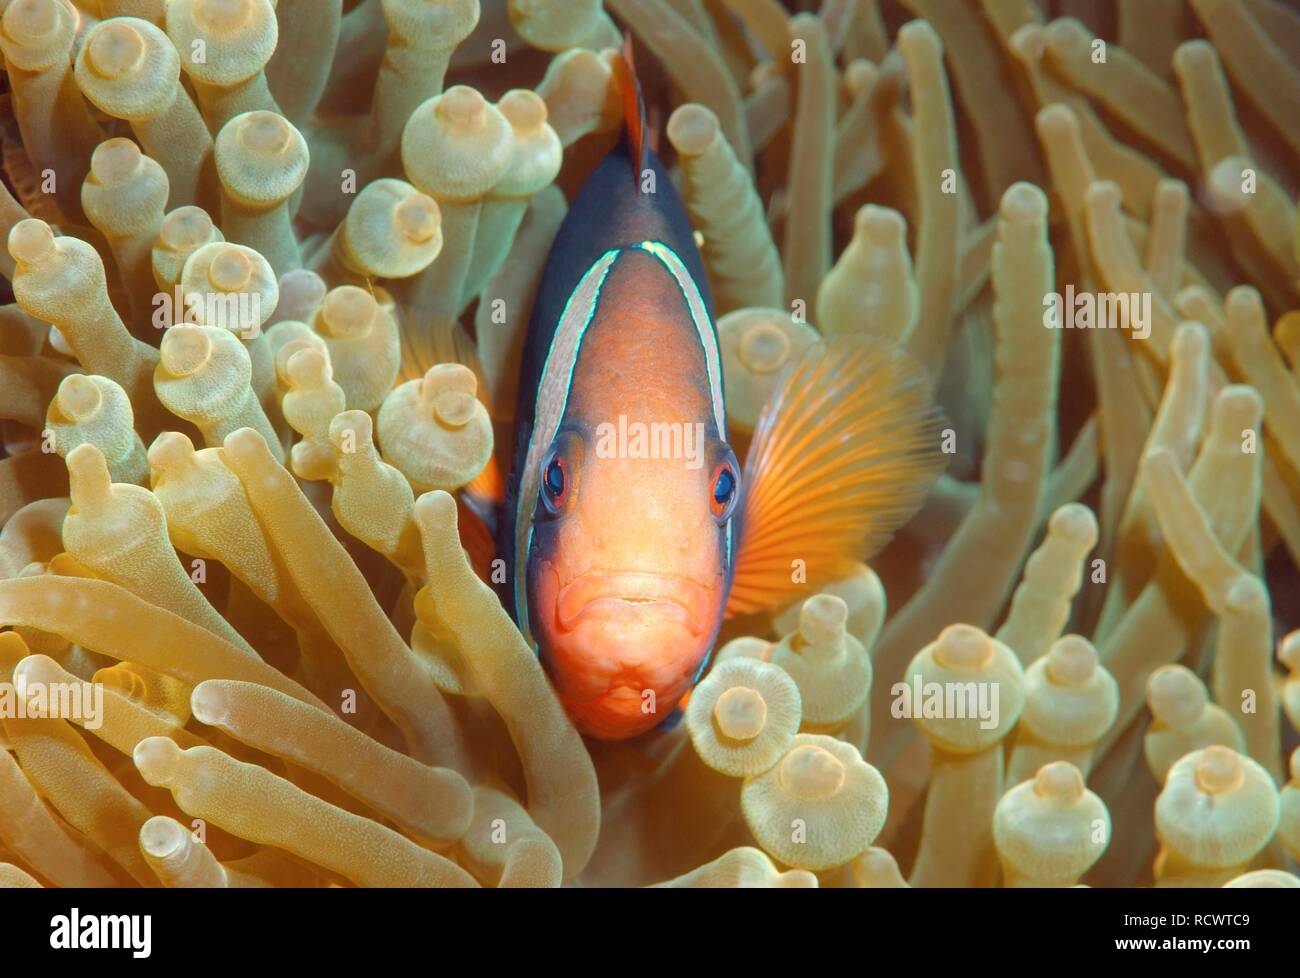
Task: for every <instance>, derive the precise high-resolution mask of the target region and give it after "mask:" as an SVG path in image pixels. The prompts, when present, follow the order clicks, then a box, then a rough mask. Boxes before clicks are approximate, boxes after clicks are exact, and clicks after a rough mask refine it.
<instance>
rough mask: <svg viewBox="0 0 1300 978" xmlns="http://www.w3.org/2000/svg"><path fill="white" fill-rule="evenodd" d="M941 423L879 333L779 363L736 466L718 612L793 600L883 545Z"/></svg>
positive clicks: (914, 495) (913, 503) (910, 505)
mask: <svg viewBox="0 0 1300 978" xmlns="http://www.w3.org/2000/svg"><path fill="white" fill-rule="evenodd" d="M939 426H940V415H939V412H938V410H937V409H936V408H935V407H934V406H933V405H932V404H931V402H930V398H929V393H928V385H927V384H926V382H925V374H924V372H923V371H922V370H921V368H920V367H919V366H918V365H917V364H916V363H915V362H914V361H912V360H911V358H909V357H908V356H907V355H906V354H905V353H903V352H902V351H901V350H899V349H897V348H895V347H894V346H892V345H891V344H889V343H888V342H886V341H884V340H881V339H878V338H875V337H865V336H859V337H852V338H836V339H834V340H830V341H823V342H822V343H819V344H817V345H816V346H814V347H812V348H811V349H810V350H808V351H807V352H806V353H805V354H804V356H803V357H802V358H801V359H800V360H799V361H798V362H797V363H796V364H794V365H793V366H792V367H791V368H787V372H786V374H785V375H784V376H783V377H782V379H781V380H780V381H779V382H778V384H777V387H776V389H775V390H774V391H773V392H772V395H771V396H770V397H769V398H768V402H767V404H766V405H764V408H763V412H762V414H761V415H760V417H759V421H758V424H757V426H756V427H755V433H754V441H753V443H752V446H751V449H750V453H749V458H748V459H747V461H746V465H745V481H744V486H745V490H744V491H745V499H744V502H743V509H742V511H741V513H740V515H739V520H740V522H739V524H738V529H739V547H738V550H737V556H736V570H735V575H734V580H733V583H732V589H731V596H730V600H729V602H728V605H727V613H728V614H729V615H730V614H743V613H748V612H753V611H759V610H762V609H764V608H769V607H773V606H775V605H778V604H781V603H784V602H786V601H790V600H793V599H794V598H796V597H798V596H799V595H800V594H804V593H809V589H810V588H811V587H816V586H817V585H818V584H821V583H824V582H825V581H828V580H831V579H833V578H834V577H835V576H837V575H839V574H842V573H847V572H848V570H849V567H850V565H851V564H852V563H853V562H854V561H857V560H863V559H866V558H867V557H869V556H871V555H872V554H873V553H874V552H875V551H876V550H878V549H879V548H880V547H881V546H883V545H884V543H885V542H886V540H888V538H889V536H890V535H891V534H892V533H893V532H894V530H896V529H897V528H898V527H899V526H901V525H902V524H903V523H904V522H906V520H907V519H909V518H910V517H911V516H912V514H913V513H915V512H916V510H917V508H918V507H919V506H920V504H921V502H922V500H923V499H924V498H925V494H926V492H928V491H929V487H930V484H931V483H932V482H933V480H934V478H935V477H936V476H937V475H938V473H939V472H940V471H941V470H942V468H943V458H942V455H941V454H940V452H939V440H938V434H939ZM797 560H802V561H803V562H804V567H805V569H806V580H804V581H799V582H796V581H794V580H792V578H793V577H794V576H795V575H794V573H793V570H794V568H795V566H796V565H795V561H797Z"/></svg>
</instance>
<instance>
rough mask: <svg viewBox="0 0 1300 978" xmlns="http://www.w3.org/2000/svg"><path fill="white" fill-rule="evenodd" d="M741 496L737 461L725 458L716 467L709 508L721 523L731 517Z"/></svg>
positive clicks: (711, 485) (710, 490)
mask: <svg viewBox="0 0 1300 978" xmlns="http://www.w3.org/2000/svg"><path fill="white" fill-rule="evenodd" d="M739 496H740V478H739V477H738V476H737V475H736V466H735V463H734V461H733V460H732V459H724V460H723V461H721V462H719V463H718V464H717V466H715V467H714V469H713V480H712V481H711V483H710V488H709V509H710V511H711V512H712V513H713V518H714V519H715V520H717V521H718V524H719V525H721V524H723V523H725V522H727V520H729V519H730V518H731V513H732V511H733V510H734V509H735V508H736V500H737V498H738V497H739Z"/></svg>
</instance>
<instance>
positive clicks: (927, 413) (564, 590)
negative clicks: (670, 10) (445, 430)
mask: <svg viewBox="0 0 1300 978" xmlns="http://www.w3.org/2000/svg"><path fill="white" fill-rule="evenodd" d="M618 74H619V78H620V81H621V84H622V88H623V96H624V106H625V113H624V114H625V117H626V120H627V121H626V124H625V129H624V133H623V135H622V138H621V140H620V142H619V144H618V145H617V146H616V147H615V148H614V149H613V150H612V151H611V152H610V153H609V154H608V155H607V156H606V157H605V158H604V159H603V161H602V162H601V163H600V164H599V165H598V166H597V167H596V169H595V170H594V172H593V173H592V174H591V176H590V177H589V178H588V179H587V180H586V182H585V183H584V184H583V185H582V187H581V189H580V190H579V191H578V193H577V194H576V196H575V198H574V199H573V200H572V202H571V203H570V206H569V210H568V213H567V216H566V218H565V220H564V221H563V223H562V225H561V227H560V229H559V231H558V234H557V236H556V238H555V241H554V243H553V245H552V247H551V251H550V254H549V257H548V259H547V263H546V266H545V270H544V273H543V275H542V278H541V281H540V284H539V287H538V291H537V295H536V298H535V300H534V304H533V309H532V314H531V319H530V321H529V325H528V331H527V335H526V338H525V341H524V352H523V359H522V366H521V371H520V380H519V387H518V391H519V395H518V397H519V400H518V408H517V413H516V426H515V431H514V451H513V464H512V468H511V472H510V476H509V479H508V481H507V483H506V486H505V498H504V505H503V508H502V511H501V513H500V514H499V519H498V521H497V525H498V528H499V539H498V541H497V552H498V554H499V555H500V556H501V557H502V558H503V559H504V560H505V566H506V568H507V581H506V583H505V585H504V586H503V589H502V590H503V592H504V593H503V595H502V597H503V601H504V602H505V604H506V606H507V608H508V609H509V610H511V611H512V613H513V615H514V617H515V620H516V622H517V624H518V626H519V628H520V630H521V631H522V633H523V634H524V636H525V637H526V638H527V639H528V640H529V642H530V643H531V644H532V645H533V646H534V647H535V648H536V650H537V652H538V654H539V656H540V658H541V661H542V664H543V666H544V667H545V669H546V671H547V673H548V675H549V677H550V679H551V682H552V684H553V686H554V688H555V690H556V693H557V695H558V696H559V698H560V700H561V702H562V703H563V705H564V707H565V709H566V711H567V712H568V714H569V716H570V717H571V718H572V720H573V722H574V724H575V725H576V726H577V728H578V729H579V730H580V731H581V732H583V733H584V734H587V735H589V736H592V737H595V738H599V739H609V740H612V739H620V738H625V737H630V736H634V735H636V734H639V733H642V732H644V731H646V730H649V729H650V728H652V727H655V726H659V725H661V724H663V723H665V720H666V718H669V715H670V714H672V713H674V712H675V707H676V706H677V704H678V703H679V701H681V700H682V698H683V697H684V696H685V695H686V694H688V693H689V691H690V690H691V688H692V687H693V686H694V684H695V683H696V682H697V681H698V679H699V678H700V676H701V674H702V673H703V671H704V669H705V666H706V665H707V663H708V659H709V654H710V652H711V650H712V648H713V646H714V643H715V640H716V639H717V636H718V632H719V629H720V627H721V624H722V621H723V618H724V617H725V616H728V615H733V614H739V613H750V612H756V611H761V610H764V609H770V608H775V607H778V606H781V605H783V604H787V603H790V602H792V601H794V600H797V599H798V598H800V597H802V596H806V595H808V594H811V593H814V589H815V588H816V586H817V585H818V584H820V583H825V582H827V581H830V580H833V579H835V578H836V577H839V576H843V575H844V574H846V573H848V572H850V571H851V569H852V567H853V565H854V564H855V563H856V562H857V561H860V560H863V559H865V558H866V557H868V556H869V555H870V554H871V553H872V552H874V551H875V550H876V549H878V548H879V547H880V546H881V545H882V544H883V543H884V541H885V540H886V539H887V538H888V536H889V535H890V534H891V533H892V532H893V531H894V530H895V529H896V528H897V527H898V526H900V525H901V524H902V523H903V522H905V521H906V520H907V519H909V518H910V517H911V516H912V515H913V513H914V512H915V511H916V510H917V508H919V506H920V504H921V501H922V500H923V498H924V496H925V494H926V492H927V491H928V489H929V486H930V484H931V482H932V481H933V479H934V478H935V476H936V475H937V474H938V472H939V470H940V469H941V468H942V462H941V453H940V451H939V434H938V427H939V415H938V412H937V411H936V409H935V408H934V407H933V406H932V404H931V401H930V399H929V395H928V389H929V385H928V383H927V380H926V376H925V373H924V371H923V370H922V369H921V368H920V367H919V366H917V365H916V364H915V363H914V362H913V361H912V360H911V359H910V358H909V357H907V355H906V354H904V353H903V352H901V351H900V350H897V349H895V348H893V347H892V346H891V345H889V344H888V343H886V342H885V341H883V340H873V339H871V338H869V337H865V336H864V337H861V338H858V339H856V340H852V341H838V340H837V341H834V342H827V341H823V342H819V343H817V344H815V345H814V346H813V347H812V348H811V349H810V350H808V351H807V352H806V353H805V354H804V355H803V356H802V357H801V358H800V359H799V360H797V361H796V362H795V363H794V364H793V365H791V367H790V368H789V369H787V372H786V373H785V374H784V376H783V377H782V378H781V379H780V380H779V381H778V382H777V385H776V387H775V389H774V390H773V391H772V394H771V396H770V397H769V399H768V401H767V403H766V406H765V408H764V409H763V412H762V414H761V415H760V418H759V420H758V423H757V426H756V428H755V432H754V437H753V440H752V442H751V444H750V449H749V451H748V457H747V459H746V464H745V466H744V469H743V470H742V468H741V465H740V462H739V460H738V459H737V457H736V454H735V452H734V451H733V449H732V447H731V445H730V444H729V442H728V434H727V418H726V409H725V402H724V399H723V384H724V377H723V375H722V358H721V356H720V353H719V347H718V336H717V330H716V328H715V325H714V316H713V306H712V301H711V298H710V293H709V286H708V281H707V278H706V276H705V271H704V266H703V262H702V260H701V257H700V254H699V252H698V250H697V248H696V244H695V238H694V232H693V231H692V228H691V226H690V223H689V220H688V218H687V215H686V212H685V210H684V208H683V207H682V204H681V201H680V200H679V198H678V196H677V194H676V192H675V191H674V189H673V184H672V181H671V180H670V178H669V175H668V173H667V172H666V171H665V169H664V167H663V165H662V163H661V162H660V161H659V159H658V157H657V156H656V154H655V153H654V152H653V151H652V149H651V148H650V147H649V146H648V145H647V144H646V141H645V139H644V138H643V133H644V131H645V122H644V120H645V115H644V107H643V105H642V102H641V96H640V89H639V85H638V84H637V81H636V76H635V73H634V71H633V70H632V65H631V52H630V48H629V47H626V46H625V50H624V56H623V60H622V62H621V63H620V64H619V65H618Z"/></svg>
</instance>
